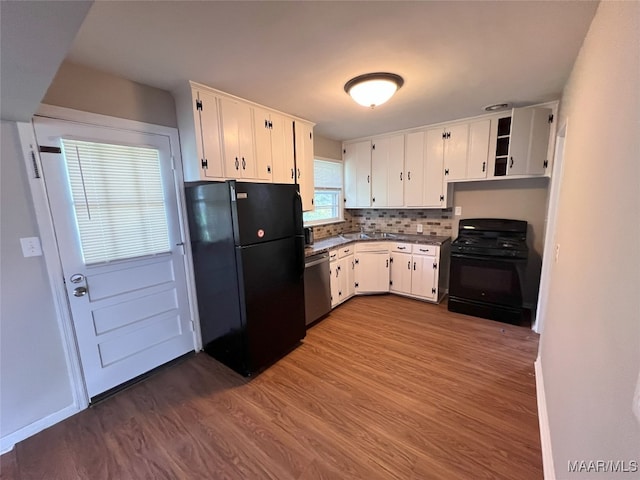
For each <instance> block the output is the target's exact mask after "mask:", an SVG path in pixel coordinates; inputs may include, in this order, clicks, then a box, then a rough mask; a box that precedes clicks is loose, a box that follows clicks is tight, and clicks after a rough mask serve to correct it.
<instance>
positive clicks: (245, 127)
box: [220, 97, 257, 179]
mask: <svg viewBox="0 0 640 480" xmlns="http://www.w3.org/2000/svg"><path fill="white" fill-rule="evenodd" d="M220 111H221V115H220V116H221V118H222V131H223V146H224V167H225V168H224V170H225V175H226V176H227V177H229V178H238V179H242V178H256V175H257V170H256V163H255V152H254V143H253V142H254V140H253V117H252V112H251V107H250V106H249V105H248V104H245V103H242V102H240V101H237V100H233V99H230V98H225V97H223V98H221V99H220Z"/></svg>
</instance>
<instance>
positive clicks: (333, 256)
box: [329, 248, 339, 262]
mask: <svg viewBox="0 0 640 480" xmlns="http://www.w3.org/2000/svg"><path fill="white" fill-rule="evenodd" d="M338 252H339V251H338V249H337V248H336V249H334V250H329V261H330V262H335V261H336V260H338Z"/></svg>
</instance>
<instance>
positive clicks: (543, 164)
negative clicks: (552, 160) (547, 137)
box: [542, 160, 549, 168]
mask: <svg viewBox="0 0 640 480" xmlns="http://www.w3.org/2000/svg"><path fill="white" fill-rule="evenodd" d="M548 166H549V160H545V161H544V162H542V167H543V168H547V167H548Z"/></svg>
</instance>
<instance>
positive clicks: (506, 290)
mask: <svg viewBox="0 0 640 480" xmlns="http://www.w3.org/2000/svg"><path fill="white" fill-rule="evenodd" d="M528 257H529V248H528V247H527V222H525V221H522V220H508V219H497V218H474V219H465V220H460V223H459V228H458V238H456V239H455V240H454V241H453V242H452V244H451V266H450V279H449V306H448V308H449V310H450V311H454V312H460V313H465V314H467V315H474V316H477V317H483V318H489V319H493V320H499V321H502V322H508V323H514V324H519V323H521V321H522V319H523V315H524V313H525V311H524V308H523V284H524V279H525V277H526V268H527V259H528Z"/></svg>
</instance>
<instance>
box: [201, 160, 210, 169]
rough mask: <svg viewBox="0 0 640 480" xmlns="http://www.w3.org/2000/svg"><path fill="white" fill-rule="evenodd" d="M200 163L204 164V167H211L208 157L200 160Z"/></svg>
mask: <svg viewBox="0 0 640 480" xmlns="http://www.w3.org/2000/svg"><path fill="white" fill-rule="evenodd" d="M200 164H201V165H202V168H209V161H208V160H207V159H206V158H203V159H202V160H200Z"/></svg>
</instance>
